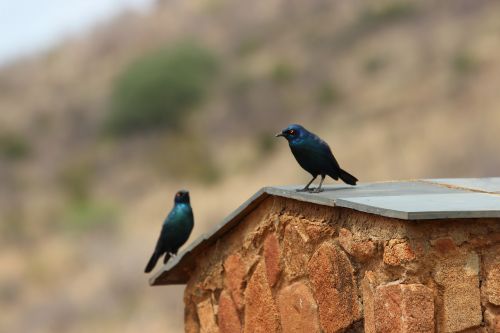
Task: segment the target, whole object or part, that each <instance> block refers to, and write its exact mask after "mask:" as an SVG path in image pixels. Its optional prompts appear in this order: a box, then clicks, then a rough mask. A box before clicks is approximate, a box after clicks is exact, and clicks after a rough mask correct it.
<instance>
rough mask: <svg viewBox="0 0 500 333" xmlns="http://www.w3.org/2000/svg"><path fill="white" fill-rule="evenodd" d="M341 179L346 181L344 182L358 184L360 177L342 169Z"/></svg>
mask: <svg viewBox="0 0 500 333" xmlns="http://www.w3.org/2000/svg"><path fill="white" fill-rule="evenodd" d="M339 176H340V179H342V180H343V181H344V183H346V184H349V185H356V182H357V181H358V179H357V178H356V177H354V176H353V175H351V174H350V173H349V172H347V171H345V170H342V169H340V175H339Z"/></svg>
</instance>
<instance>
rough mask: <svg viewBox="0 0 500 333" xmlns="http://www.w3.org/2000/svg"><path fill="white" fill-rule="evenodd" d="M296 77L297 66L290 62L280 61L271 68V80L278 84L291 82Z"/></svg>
mask: <svg viewBox="0 0 500 333" xmlns="http://www.w3.org/2000/svg"><path fill="white" fill-rule="evenodd" d="M294 78H295V68H294V67H293V65H292V64H290V63H289V62H286V61H279V62H277V63H276V64H275V65H274V67H273V68H272V70H271V80H272V81H273V82H274V83H276V84H278V85H284V84H287V83H290V82H291V81H292V80H293V79H294Z"/></svg>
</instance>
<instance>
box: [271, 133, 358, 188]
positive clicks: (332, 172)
mask: <svg viewBox="0 0 500 333" xmlns="http://www.w3.org/2000/svg"><path fill="white" fill-rule="evenodd" d="M279 136H282V137H284V138H285V139H287V141H288V145H289V146H290V149H291V150H292V154H293V156H295V159H296V160H297V162H299V164H300V166H301V167H302V168H303V169H304V170H306V171H307V172H309V173H310V174H311V175H312V176H313V178H312V179H311V181H310V182H309V183H307V185H306V186H305V187H304V188H303V189H298V190H297V191H298V192H314V193H319V192H321V191H323V189H322V188H321V186H322V185H323V181H324V180H325V177H326V175H328V176H330V177H332V178H333V179H335V180H338V179H339V178H340V179H342V180H343V181H344V183H346V184H349V185H356V182H357V181H358V179H356V177H354V176H353V175H351V174H349V173H348V172H347V171H344V170H342V169H341V168H340V166H339V163H338V162H337V160H336V159H335V157H334V156H333V154H332V151H331V150H330V147H329V146H328V144H327V143H326V142H325V141H323V140H321V139H320V138H319V137H318V136H317V135H316V134H314V133H311V132H309V131H308V130H306V129H305V128H304V127H302V126H300V125H296V124H294V125H290V126H288V127H287V128H285V129H284V130H282V131H281V133H278V134H276V137H279ZM318 175H321V181H320V183H319V186H318V187H317V188H315V189H311V188H309V186H310V185H311V183H312V182H313V181H314V180H315V179H316V178H317V177H318Z"/></svg>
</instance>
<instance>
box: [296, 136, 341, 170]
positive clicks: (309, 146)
mask: <svg viewBox="0 0 500 333" xmlns="http://www.w3.org/2000/svg"><path fill="white" fill-rule="evenodd" d="M300 148H301V149H304V150H307V151H309V152H311V153H313V154H314V155H315V156H316V157H317V158H320V159H322V160H324V161H325V162H327V163H328V164H329V165H330V166H331V167H332V168H333V169H334V170H335V171H337V170H338V169H339V168H340V166H339V163H338V162H337V160H336V159H335V157H334V156H333V153H332V151H331V149H330V147H329V146H328V144H327V143H326V142H325V141H323V140H321V139H320V138H319V137H317V136H314V137H313V139H312V140H306V141H304V143H303V144H301V147H300Z"/></svg>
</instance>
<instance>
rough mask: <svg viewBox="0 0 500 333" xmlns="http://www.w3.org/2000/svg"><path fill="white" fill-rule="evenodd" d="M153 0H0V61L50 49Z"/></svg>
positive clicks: (144, 6) (148, 5)
mask: <svg viewBox="0 0 500 333" xmlns="http://www.w3.org/2000/svg"><path fill="white" fill-rule="evenodd" d="M153 3H154V0H0V64H3V63H5V62H8V61H10V60H13V59H15V58H16V57H17V56H22V55H29V54H31V53H34V52H36V51H38V50H43V49H46V48H49V47H50V46H52V45H55V44H57V43H58V42H59V41H61V40H62V39H64V38H65V37H68V36H71V35H74V34H78V33H81V32H83V31H85V30H86V29H88V28H90V27H92V26H93V25H94V24H96V23H98V22H102V21H104V20H106V19H108V18H110V17H112V16H113V15H116V14H118V13H120V11H122V10H124V9H127V8H134V9H138V10H145V9H147V8H149V7H150V6H151V5H152V4H153Z"/></svg>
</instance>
